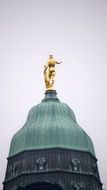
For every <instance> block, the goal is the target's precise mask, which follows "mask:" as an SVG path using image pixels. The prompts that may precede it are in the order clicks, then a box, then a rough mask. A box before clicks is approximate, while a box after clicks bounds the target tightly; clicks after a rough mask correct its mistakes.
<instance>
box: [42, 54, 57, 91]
mask: <svg viewBox="0 0 107 190" xmlns="http://www.w3.org/2000/svg"><path fill="white" fill-rule="evenodd" d="M60 63H61V62H58V61H56V60H55V59H54V58H53V55H49V58H48V61H47V64H46V65H44V79H45V86H46V89H47V90H53V89H54V79H55V74H56V72H55V65H56V64H60Z"/></svg>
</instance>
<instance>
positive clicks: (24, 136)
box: [9, 90, 95, 156]
mask: <svg viewBox="0 0 107 190" xmlns="http://www.w3.org/2000/svg"><path fill="white" fill-rule="evenodd" d="M45 148H67V149H74V150H81V151H88V152H90V153H92V154H93V155H94V156H95V152H94V147H93V144H92V141H91V139H90V138H89V136H88V135H87V134H86V133H85V132H84V130H83V129H82V128H81V127H80V126H79V125H78V123H77V122H76V118H75V115H74V113H73V111H72V110H71V108H70V107H69V106H68V105H66V104H65V103H62V102H60V101H59V99H58V98H57V96H56V91H55V90H50V91H49V90H48V91H47V92H46V93H45V98H44V99H43V100H42V102H41V103H40V104H38V105H37V106H34V107H33V108H32V109H31V110H30V112H29V114H28V117H27V121H26V123H25V125H24V126H23V127H22V128H21V129H20V130H19V131H18V132H17V133H16V134H15V135H14V136H13V139H12V142H11V146H10V152H9V156H12V155H15V154H17V153H20V152H22V151H26V150H34V149H45Z"/></svg>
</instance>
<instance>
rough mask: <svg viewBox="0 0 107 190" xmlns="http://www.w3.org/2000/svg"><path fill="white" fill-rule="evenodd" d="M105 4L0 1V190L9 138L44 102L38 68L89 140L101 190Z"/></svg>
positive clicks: (106, 159)
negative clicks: (52, 80)
mask: <svg viewBox="0 0 107 190" xmlns="http://www.w3.org/2000/svg"><path fill="white" fill-rule="evenodd" d="M106 52H107V0H0V87H1V91H0V102H1V103H0V129H1V132H0V189H2V182H3V180H4V175H5V172H6V163H7V161H6V158H7V157H8V152H9V147H10V142H11V139H12V136H13V135H14V133H15V132H17V131H18V130H19V129H20V128H21V127H22V126H23V124H24V123H25V121H26V117H27V114H28V112H29V110H30V108H31V107H32V106H34V105H36V104H38V103H39V102H41V100H42V99H43V97H44V92H45V86H44V81H43V68H44V64H45V63H46V61H47V59H48V55H49V54H53V55H54V57H55V58H57V59H58V60H59V61H60V60H61V61H63V63H62V64H61V65H57V76H56V90H57V93H58V97H59V98H60V100H61V101H62V102H65V103H67V104H68V105H69V106H70V107H71V108H72V109H73V111H74V113H75V115H76V118H77V122H78V123H79V125H80V126H81V127H82V128H83V129H84V130H85V131H86V132H87V134H88V135H89V136H90V137H91V139H92V141H93V143H94V147H95V152H96V157H97V158H98V166H99V173H100V177H101V181H102V183H103V184H104V186H103V187H104V188H106V189H107V114H106V113H107V84H106V83H107V82H106V81H107V53H106Z"/></svg>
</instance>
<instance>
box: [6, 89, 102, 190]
mask: <svg viewBox="0 0 107 190" xmlns="http://www.w3.org/2000/svg"><path fill="white" fill-rule="evenodd" d="M101 189H102V183H101V181H100V177H99V172H98V167H97V159H96V155H95V151H94V147H93V143H92V141H91V139H90V137H89V136H88V135H87V134H86V133H85V131H84V130H83V129H82V128H81V127H80V126H79V125H78V123H77V121H76V117H75V114H74V112H73V111H72V109H71V108H70V107H69V106H68V105H67V104H65V103H62V102H61V101H60V100H59V99H58V98H57V93H56V91H55V90H53V89H51V90H49V89H48V90H46V92H45V97H44V99H43V100H42V101H41V103H40V104H38V105H36V106H34V107H33V108H31V110H30V111H29V114H28V117H27V121H26V123H25V125H24V126H23V127H22V128H21V129H20V130H19V131H18V132H17V133H16V134H15V135H14V136H13V138H12V141H11V145H10V152H9V156H8V163H7V170H6V176H5V181H4V187H3V190H101Z"/></svg>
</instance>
